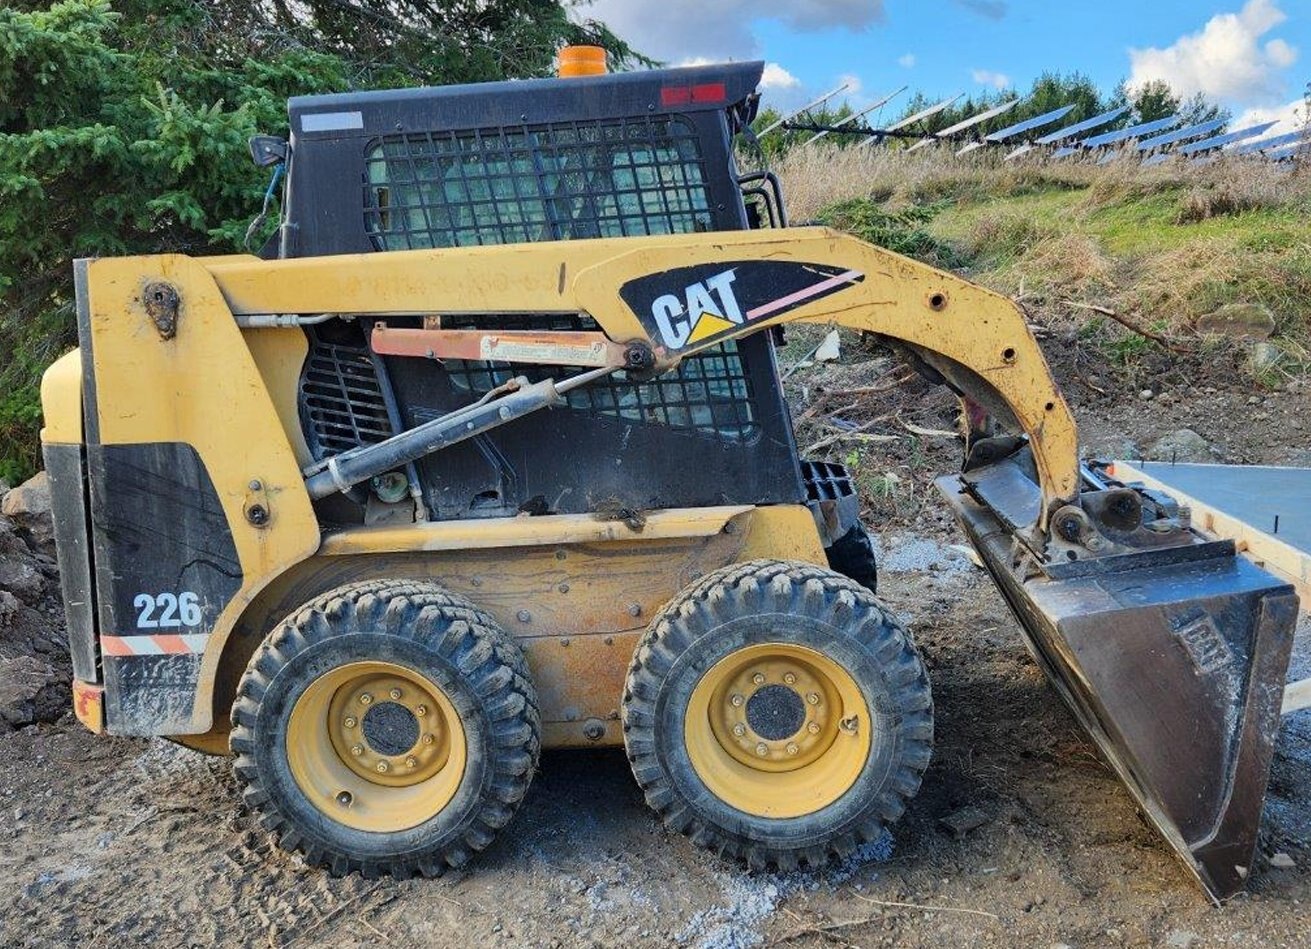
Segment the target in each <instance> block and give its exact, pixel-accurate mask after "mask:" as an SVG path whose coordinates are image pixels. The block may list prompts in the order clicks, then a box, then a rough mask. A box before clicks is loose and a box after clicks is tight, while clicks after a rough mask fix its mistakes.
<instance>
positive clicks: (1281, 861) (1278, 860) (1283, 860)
mask: <svg viewBox="0 0 1311 949" xmlns="http://www.w3.org/2000/svg"><path fill="white" fill-rule="evenodd" d="M1270 866H1272V867H1274V868H1275V869H1276V870H1293V869H1296V867H1297V864H1296V863H1295V862H1294V861H1293V858H1292V857H1290V856H1289V855H1288V854H1286V853H1282V852H1281V853H1276V854H1272V855H1271V857H1270Z"/></svg>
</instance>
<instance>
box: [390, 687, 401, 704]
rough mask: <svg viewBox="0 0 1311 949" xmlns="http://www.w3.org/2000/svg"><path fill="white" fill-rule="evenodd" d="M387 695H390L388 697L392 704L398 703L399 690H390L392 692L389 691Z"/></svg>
mask: <svg viewBox="0 0 1311 949" xmlns="http://www.w3.org/2000/svg"><path fill="white" fill-rule="evenodd" d="M387 694H388V695H390V696H391V697H392V701H394V702H396V701H400V697H401V690H400V689H392V690H391V691H390V692H388V693H387Z"/></svg>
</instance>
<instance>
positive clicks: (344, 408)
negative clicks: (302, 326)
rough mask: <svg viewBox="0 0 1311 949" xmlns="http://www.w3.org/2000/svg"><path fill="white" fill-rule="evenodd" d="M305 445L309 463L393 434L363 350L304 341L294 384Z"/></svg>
mask: <svg viewBox="0 0 1311 949" xmlns="http://www.w3.org/2000/svg"><path fill="white" fill-rule="evenodd" d="M300 405H301V413H302V416H303V419H302V422H303V427H304V430H305V440H306V441H307V442H308V443H309V447H310V452H311V453H312V454H313V455H314V458H315V460H319V459H323V458H326V457H328V456H329V455H335V454H338V453H339V452H343V451H347V450H348V449H351V448H356V447H358V446H360V445H373V444H376V443H377V442H380V441H382V440H383V439H385V438H388V437H389V436H391V435H392V434H393V429H392V424H391V421H390V418H389V416H388V414H387V402H386V400H385V398H384V397H383V394H382V387H381V385H379V383H378V374H377V371H376V370H375V368H374V365H373V358H372V357H371V356H370V354H369V351H368V349H366V348H365V347H364V346H363V345H362V344H361V345H351V344H344V343H333V342H328V341H326V340H322V339H319V338H317V337H313V336H312V337H311V339H310V353H309V358H307V359H306V360H305V371H304V372H303V373H302V374H301V378H300Z"/></svg>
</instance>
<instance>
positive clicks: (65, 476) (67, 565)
mask: <svg viewBox="0 0 1311 949" xmlns="http://www.w3.org/2000/svg"><path fill="white" fill-rule="evenodd" d="M41 454H42V457H43V458H44V461H45V468H46V476H47V477H48V478H49V479H50V508H51V511H50V513H51V516H52V518H53V519H54V525H55V552H56V554H57V555H58V557H59V589H60V592H61V593H62V594H63V598H64V617H65V619H66V621H67V623H68V651H69V654H70V656H71V657H72V660H73V675H74V676H75V677H76V678H78V679H81V680H82V681H83V682H99V681H100V669H99V663H98V662H97V649H96V624H95V608H96V603H95V595H94V591H93V590H92V586H91V549H90V542H89V539H88V535H87V502H86V490H87V484H86V479H85V477H84V471H83V448H82V446H81V445H55V444H50V443H46V444H44V445H42V446H41Z"/></svg>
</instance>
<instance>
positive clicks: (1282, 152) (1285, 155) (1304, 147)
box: [1266, 142, 1311, 161]
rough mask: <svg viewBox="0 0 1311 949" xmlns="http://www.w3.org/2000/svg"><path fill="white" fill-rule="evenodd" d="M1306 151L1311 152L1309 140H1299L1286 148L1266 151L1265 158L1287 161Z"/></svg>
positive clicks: (1306, 152)
mask: <svg viewBox="0 0 1311 949" xmlns="http://www.w3.org/2000/svg"><path fill="white" fill-rule="evenodd" d="M1308 153H1311V142H1299V143H1298V144H1296V145H1289V146H1288V147H1286V148H1278V149H1275V150H1274V151H1273V152H1269V153H1267V154H1266V158H1268V159H1270V160H1271V161H1287V160H1288V159H1290V158H1296V157H1297V156H1298V155H1303V154H1308Z"/></svg>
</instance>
